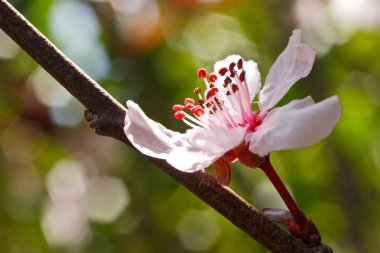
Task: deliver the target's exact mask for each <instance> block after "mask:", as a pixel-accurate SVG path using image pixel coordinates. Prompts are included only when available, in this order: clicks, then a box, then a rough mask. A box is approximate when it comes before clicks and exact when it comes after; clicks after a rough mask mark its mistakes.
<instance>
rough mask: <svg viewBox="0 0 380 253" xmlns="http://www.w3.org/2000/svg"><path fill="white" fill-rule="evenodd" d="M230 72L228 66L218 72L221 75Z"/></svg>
mask: <svg viewBox="0 0 380 253" xmlns="http://www.w3.org/2000/svg"><path fill="white" fill-rule="evenodd" d="M227 72H228V69H227V68H226V67H224V68H221V69H219V71H218V73H219V75H221V76H224V75H225V74H226V73H227Z"/></svg>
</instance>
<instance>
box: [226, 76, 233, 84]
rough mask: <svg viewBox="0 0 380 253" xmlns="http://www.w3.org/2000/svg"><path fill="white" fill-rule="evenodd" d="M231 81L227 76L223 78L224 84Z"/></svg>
mask: <svg viewBox="0 0 380 253" xmlns="http://www.w3.org/2000/svg"><path fill="white" fill-rule="evenodd" d="M231 82H232V80H231V78H229V77H228V76H227V77H226V79H224V83H225V84H230V83H231Z"/></svg>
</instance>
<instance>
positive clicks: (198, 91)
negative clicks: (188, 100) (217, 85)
mask: <svg viewBox="0 0 380 253" xmlns="http://www.w3.org/2000/svg"><path fill="white" fill-rule="evenodd" d="M201 91H202V90H201V88H199V87H197V88H195V89H194V93H195V94H197V95H198V94H200V93H201Z"/></svg>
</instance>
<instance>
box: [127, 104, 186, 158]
mask: <svg viewBox="0 0 380 253" xmlns="http://www.w3.org/2000/svg"><path fill="white" fill-rule="evenodd" d="M127 107H128V111H127V114H126V116H125V126H124V132H125V134H126V136H127V137H128V139H129V140H130V141H131V143H132V144H133V145H134V146H135V147H136V148H137V149H138V150H139V151H140V152H141V153H143V154H145V155H148V156H152V157H155V158H161V159H166V157H167V155H168V154H169V153H170V152H171V150H172V149H173V142H174V140H178V139H180V135H181V134H180V133H177V132H173V131H170V130H168V129H167V128H165V127H164V126H163V125H161V124H159V123H157V122H155V121H153V120H151V119H149V118H148V117H147V116H146V115H145V113H144V112H143V111H142V110H141V108H140V107H139V106H138V105H137V104H135V103H134V102H133V101H128V102H127Z"/></svg>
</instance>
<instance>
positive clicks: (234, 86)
mask: <svg viewBox="0 0 380 253" xmlns="http://www.w3.org/2000/svg"><path fill="white" fill-rule="evenodd" d="M238 89H239V87H238V86H237V85H236V84H232V92H233V93H235V92H236V91H237V90H238Z"/></svg>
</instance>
